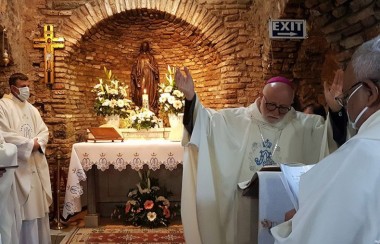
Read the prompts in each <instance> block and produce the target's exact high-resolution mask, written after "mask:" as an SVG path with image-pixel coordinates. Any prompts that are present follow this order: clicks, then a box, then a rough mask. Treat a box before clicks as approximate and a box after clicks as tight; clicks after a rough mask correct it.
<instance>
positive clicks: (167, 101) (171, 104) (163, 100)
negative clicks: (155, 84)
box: [158, 65, 185, 115]
mask: <svg viewBox="0 0 380 244" xmlns="http://www.w3.org/2000/svg"><path fill="white" fill-rule="evenodd" d="M174 73H175V69H174V68H171V67H170V66H169V65H168V72H167V73H166V75H165V80H166V81H165V82H164V83H161V84H159V89H158V93H159V99H158V103H159V105H160V112H161V113H162V114H175V115H178V114H179V113H183V112H184V107H185V95H184V94H183V93H182V92H181V91H180V90H178V88H177V86H176V83H175V79H174Z"/></svg>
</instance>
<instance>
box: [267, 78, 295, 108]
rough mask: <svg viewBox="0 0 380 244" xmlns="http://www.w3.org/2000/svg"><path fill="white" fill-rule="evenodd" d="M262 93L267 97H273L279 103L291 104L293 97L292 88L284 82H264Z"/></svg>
mask: <svg viewBox="0 0 380 244" xmlns="http://www.w3.org/2000/svg"><path fill="white" fill-rule="evenodd" d="M263 94H264V96H265V97H266V98H268V99H273V100H274V101H276V102H279V104H289V105H290V104H292V102H293V99H294V90H293V88H292V87H291V86H290V85H289V84H286V83H282V82H272V83H269V84H266V85H265V86H264V89H263Z"/></svg>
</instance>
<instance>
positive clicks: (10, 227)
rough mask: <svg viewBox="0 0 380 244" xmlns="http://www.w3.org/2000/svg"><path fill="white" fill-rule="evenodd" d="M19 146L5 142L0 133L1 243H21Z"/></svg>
mask: <svg viewBox="0 0 380 244" xmlns="http://www.w3.org/2000/svg"><path fill="white" fill-rule="evenodd" d="M13 167H17V147H16V146H15V145H13V144H9V143H5V141H4V138H3V136H2V134H1V133H0V196H1V197H0V243H2V244H13V243H19V237H20V231H21V215H20V205H19V203H18V198H17V193H16V185H15V184H16V182H15V176H14V173H15V168H13Z"/></svg>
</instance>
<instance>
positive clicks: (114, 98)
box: [92, 67, 132, 118]
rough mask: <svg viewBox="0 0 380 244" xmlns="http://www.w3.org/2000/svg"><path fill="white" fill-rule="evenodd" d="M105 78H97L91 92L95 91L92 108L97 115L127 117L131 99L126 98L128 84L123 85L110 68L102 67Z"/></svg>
mask: <svg viewBox="0 0 380 244" xmlns="http://www.w3.org/2000/svg"><path fill="white" fill-rule="evenodd" d="M104 73H105V75H106V78H105V79H102V78H99V83H98V84H96V85H95V86H94V87H93V89H92V92H94V93H96V99H95V104H94V110H95V112H96V114H97V115H101V116H110V115H119V116H120V117H121V118H126V117H128V114H129V111H128V110H130V108H131V104H132V101H131V100H129V99H127V97H128V92H127V91H128V86H124V85H123V84H121V83H119V81H118V80H117V79H116V78H115V76H114V75H113V74H112V71H111V70H107V68H106V67H104Z"/></svg>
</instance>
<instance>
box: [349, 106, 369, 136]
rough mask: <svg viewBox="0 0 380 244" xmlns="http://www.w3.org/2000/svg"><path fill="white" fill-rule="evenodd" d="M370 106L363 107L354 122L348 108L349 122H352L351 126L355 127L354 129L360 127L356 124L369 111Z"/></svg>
mask: <svg viewBox="0 0 380 244" xmlns="http://www.w3.org/2000/svg"><path fill="white" fill-rule="evenodd" d="M367 109H368V107H365V108H363V109H362V111H361V112H360V113H359V115H358V116H357V117H356V119H355V121H354V122H352V120H351V118H350V115H349V113H348V110H347V116H348V123H350V125H351V127H352V128H353V129H354V130H357V129H358V128H356V124H357V123H358V121H359V119H360V118H361V117H362V116H363V114H364V113H365V112H366V111H367Z"/></svg>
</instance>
